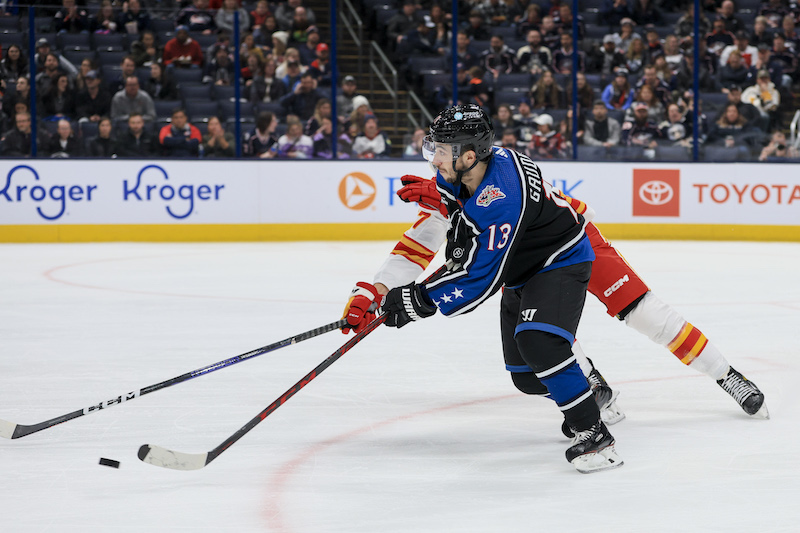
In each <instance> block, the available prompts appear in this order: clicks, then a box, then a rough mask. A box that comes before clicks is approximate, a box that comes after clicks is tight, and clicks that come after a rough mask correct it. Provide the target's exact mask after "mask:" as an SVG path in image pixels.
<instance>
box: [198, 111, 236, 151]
mask: <svg viewBox="0 0 800 533" xmlns="http://www.w3.org/2000/svg"><path fill="white" fill-rule="evenodd" d="M234 156H236V142H235V140H234V138H233V134H231V133H228V132H226V131H225V129H224V128H223V127H222V123H221V122H220V121H219V118H217V117H211V118H209V119H208V134H206V135H205V136H204V137H203V157H205V158H206V159H216V158H223V157H234Z"/></svg>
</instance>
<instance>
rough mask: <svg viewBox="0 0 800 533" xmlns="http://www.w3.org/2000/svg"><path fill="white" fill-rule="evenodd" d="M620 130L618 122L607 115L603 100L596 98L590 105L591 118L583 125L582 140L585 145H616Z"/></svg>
mask: <svg viewBox="0 0 800 533" xmlns="http://www.w3.org/2000/svg"><path fill="white" fill-rule="evenodd" d="M621 131H622V127H621V126H620V124H619V122H617V120H616V119H615V118H612V117H609V116H608V108H607V107H606V104H605V102H603V101H602V100H597V101H596V102H595V103H594V105H593V106H592V120H587V121H586V124H585V125H584V130H583V142H584V144H586V145H587V146H604V147H606V148H608V147H610V146H617V145H618V144H619V139H620V134H621Z"/></svg>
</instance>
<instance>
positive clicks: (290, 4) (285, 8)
mask: <svg viewBox="0 0 800 533" xmlns="http://www.w3.org/2000/svg"><path fill="white" fill-rule="evenodd" d="M302 6H303V1H302V0H287V1H286V2H280V3H279V4H278V7H277V9H276V10H275V19H276V20H277V21H278V27H280V29H281V30H284V31H288V30H289V28H291V27H292V22H293V21H294V15H295V11H296V10H297V8H298V7H302ZM304 9H305V16H306V18H307V19H308V23H309V24H312V25H313V24H316V22H317V17H316V16H315V15H314V11H312V10H311V9H308V8H306V7H304Z"/></svg>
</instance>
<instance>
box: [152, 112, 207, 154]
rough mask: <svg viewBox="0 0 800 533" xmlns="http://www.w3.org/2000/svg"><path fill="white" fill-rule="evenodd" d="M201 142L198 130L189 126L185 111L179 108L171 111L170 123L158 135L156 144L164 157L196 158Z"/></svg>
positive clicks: (201, 138)
mask: <svg viewBox="0 0 800 533" xmlns="http://www.w3.org/2000/svg"><path fill="white" fill-rule="evenodd" d="M202 142H203V137H202V136H201V135H200V130H198V129H197V128H196V127H194V126H193V125H191V124H189V118H188V117H187V116H186V111H184V110H183V109H181V108H178V109H175V110H173V111H172V123H171V124H167V125H166V126H164V127H163V128H161V131H160V132H159V133H158V143H159V144H160V145H161V155H163V156H164V157H176V158H186V157H198V155H199V153H200V143H202Z"/></svg>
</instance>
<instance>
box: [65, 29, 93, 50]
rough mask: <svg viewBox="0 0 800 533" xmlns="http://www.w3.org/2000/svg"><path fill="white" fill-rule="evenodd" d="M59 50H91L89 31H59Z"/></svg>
mask: <svg viewBox="0 0 800 533" xmlns="http://www.w3.org/2000/svg"><path fill="white" fill-rule="evenodd" d="M56 41H57V42H58V49H59V50H91V49H92V43H91V41H90V40H89V34H88V33H59V34H58V36H57V37H56Z"/></svg>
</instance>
